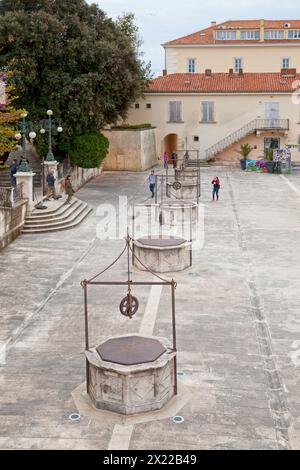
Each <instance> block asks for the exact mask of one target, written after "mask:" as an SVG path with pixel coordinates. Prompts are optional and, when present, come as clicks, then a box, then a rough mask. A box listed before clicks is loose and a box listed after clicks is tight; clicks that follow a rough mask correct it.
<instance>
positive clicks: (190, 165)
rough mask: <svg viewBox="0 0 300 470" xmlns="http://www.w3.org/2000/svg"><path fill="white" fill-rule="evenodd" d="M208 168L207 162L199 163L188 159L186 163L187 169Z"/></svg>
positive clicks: (199, 161)
mask: <svg viewBox="0 0 300 470" xmlns="http://www.w3.org/2000/svg"><path fill="white" fill-rule="evenodd" d="M206 166H209V164H208V163H207V162H204V161H201V160H196V159H188V161H187V167H188V168H197V167H198V168H200V167H201V168H202V167H206Z"/></svg>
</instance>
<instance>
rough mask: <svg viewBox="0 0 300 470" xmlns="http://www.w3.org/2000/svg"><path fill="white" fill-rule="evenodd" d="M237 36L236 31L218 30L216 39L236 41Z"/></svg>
mask: <svg viewBox="0 0 300 470" xmlns="http://www.w3.org/2000/svg"><path fill="white" fill-rule="evenodd" d="M236 38H237V33H236V31H217V32H216V39H217V40H218V41H234V40H235V39H236Z"/></svg>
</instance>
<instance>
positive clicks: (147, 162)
mask: <svg viewBox="0 0 300 470" xmlns="http://www.w3.org/2000/svg"><path fill="white" fill-rule="evenodd" d="M139 124H140V123H139ZM103 134H104V135H105V136H106V137H107V138H108V139H109V153H108V156H107V157H106V159H105V160H104V163H103V168H104V170H113V171H115V170H118V171H144V170H147V169H148V168H151V167H152V166H153V165H155V163H156V161H157V157H156V153H155V148H156V141H157V139H156V129H154V128H153V129H106V130H104V131H103Z"/></svg>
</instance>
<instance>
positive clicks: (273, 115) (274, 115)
mask: <svg viewBox="0 0 300 470" xmlns="http://www.w3.org/2000/svg"><path fill="white" fill-rule="evenodd" d="M265 115H266V120H267V121H268V127H278V121H279V119H280V111H279V103H277V102H273V101H272V102H269V103H266V109H265Z"/></svg>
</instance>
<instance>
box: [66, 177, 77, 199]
mask: <svg viewBox="0 0 300 470" xmlns="http://www.w3.org/2000/svg"><path fill="white" fill-rule="evenodd" d="M65 192H66V195H67V196H68V199H67V201H66V204H71V200H72V197H73V195H74V193H75V190H74V188H73V186H72V181H71V175H68V176H67V177H66V179H65Z"/></svg>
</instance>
